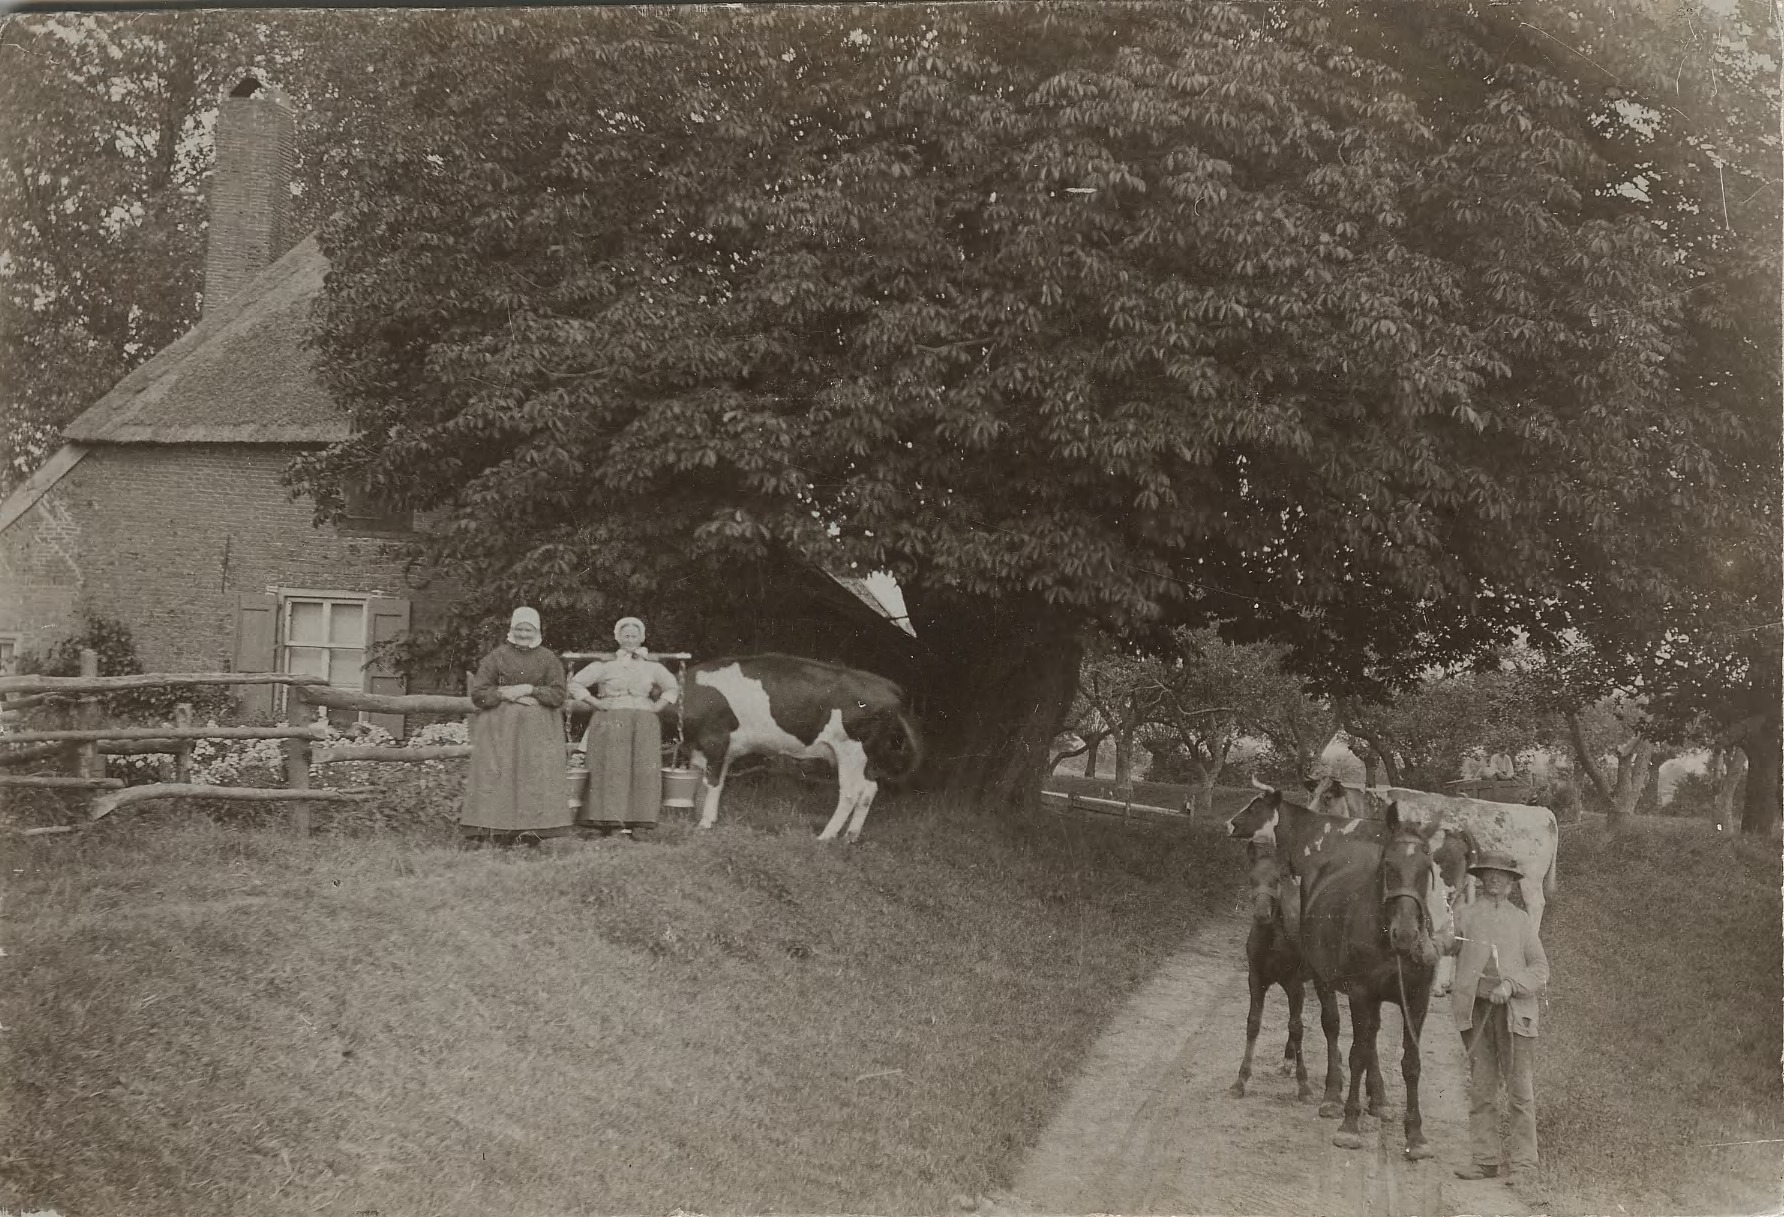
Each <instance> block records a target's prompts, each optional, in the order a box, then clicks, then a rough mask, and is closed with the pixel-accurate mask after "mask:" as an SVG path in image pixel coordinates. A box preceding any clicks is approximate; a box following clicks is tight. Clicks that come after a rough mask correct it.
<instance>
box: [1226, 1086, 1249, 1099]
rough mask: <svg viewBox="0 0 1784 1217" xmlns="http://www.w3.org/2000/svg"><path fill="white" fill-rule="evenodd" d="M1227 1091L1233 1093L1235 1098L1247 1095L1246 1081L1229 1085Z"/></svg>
mask: <svg viewBox="0 0 1784 1217" xmlns="http://www.w3.org/2000/svg"><path fill="white" fill-rule="evenodd" d="M1227 1093H1228V1094H1230V1095H1232V1096H1233V1097H1234V1098H1235V1099H1242V1098H1244V1097H1245V1083H1244V1082H1234V1083H1233V1084H1232V1085H1231V1086H1228V1087H1227Z"/></svg>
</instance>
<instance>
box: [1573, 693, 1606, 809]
mask: <svg viewBox="0 0 1784 1217" xmlns="http://www.w3.org/2000/svg"><path fill="white" fill-rule="evenodd" d="M1567 733H1568V735H1570V736H1571V737H1572V738H1573V754H1574V759H1575V760H1577V761H1578V762H1579V765H1578V768H1579V771H1580V772H1581V773H1583V774H1585V775H1586V778H1587V780H1589V781H1590V782H1591V783H1592V789H1593V790H1595V791H1597V792H1598V797H1599V799H1600V800H1602V801H1603V802H1604V803H1605V804H1606V805H1607V806H1609V805H1611V804H1613V803H1615V802H1616V796H1615V795H1613V794H1612V793H1611V785H1610V783H1609V782H1608V781H1606V780H1605V777H1604V769H1603V767H1601V766H1600V765H1599V763H1598V758H1597V757H1595V756H1593V755H1592V750H1591V748H1589V747H1588V746H1587V744H1586V729H1585V727H1584V726H1582V725H1581V724H1580V714H1579V711H1578V710H1569V711H1568V712H1567ZM1613 814H1614V813H1613Z"/></svg>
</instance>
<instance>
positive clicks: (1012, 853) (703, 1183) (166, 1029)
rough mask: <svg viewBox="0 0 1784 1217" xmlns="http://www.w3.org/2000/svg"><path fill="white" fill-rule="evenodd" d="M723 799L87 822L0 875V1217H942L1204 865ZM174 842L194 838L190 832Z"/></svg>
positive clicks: (1023, 836) (1141, 833)
mask: <svg viewBox="0 0 1784 1217" xmlns="http://www.w3.org/2000/svg"><path fill="white" fill-rule="evenodd" d="M833 798H834V795H833V794H831V793H830V792H829V790H828V789H826V788H824V787H803V786H799V785H797V784H792V785H782V786H781V787H780V788H779V789H778V791H776V790H770V789H768V788H766V787H765V786H763V785H761V784H757V785H756V786H755V788H754V789H753V790H752V789H750V788H749V784H748V783H741V784H739V786H738V788H737V789H735V790H734V791H732V792H731V793H730V794H729V795H728V797H727V808H726V813H725V819H724V820H723V821H721V827H720V830H719V831H716V832H713V833H706V834H701V833H695V832H693V831H691V830H689V829H687V828H685V827H682V826H679V825H670V826H666V827H664V828H663V829H661V830H659V836H658V839H656V840H655V841H652V842H650V843H645V844H621V843H618V842H615V843H613V844H611V845H603V846H593V847H588V848H585V849H583V850H580V851H576V852H571V853H569V854H566V855H562V856H553V855H544V856H527V855H526V853H525V851H521V852H518V853H515V854H501V853H461V852H457V851H454V850H452V849H449V848H443V847H442V845H441V843H442V841H443V840H446V839H447V838H446V837H445V836H444V832H443V828H444V826H443V825H442V826H437V827H436V828H435V830H434V835H433V836H431V837H429V836H427V835H425V834H418V833H416V832H414V831H397V832H386V833H381V834H377V835H370V836H359V837H352V836H339V835H334V836H331V835H327V834H321V835H319V836H318V837H316V838H312V839H310V840H298V839H295V838H292V837H290V836H288V835H285V834H283V833H281V832H279V831H277V830H271V829H266V828H225V827H219V826H217V825H216V824H214V823H212V822H209V821H198V822H182V821H181V820H180V819H179V818H178V814H179V813H174V812H168V813H166V814H161V815H156V816H148V815H144V816H142V817H138V818H127V817H125V816H123V815H120V817H119V818H118V821H117V822H116V823H111V822H107V823H106V824H104V825H102V826H101V827H100V828H99V829H98V830H96V831H93V832H90V833H87V834H84V835H83V836H81V837H79V838H66V837H63V838H54V837H52V838H35V839H30V840H27V841H23V842H19V841H17V840H16V839H15V841H14V842H13V843H12V844H10V845H8V846H7V847H6V852H7V858H6V861H5V863H4V865H5V866H6V868H7V871H8V872H9V874H10V878H11V880H12V882H11V883H9V884H8V885H7V890H8V894H9V897H10V898H9V899H8V900H7V902H6V905H5V921H4V931H5V946H6V952H7V957H6V958H5V960H4V961H0V966H4V967H5V968H6V969H7V975H8V979H9V981H10V983H8V984H7V985H5V986H4V987H3V988H0V1023H3V1024H4V1025H5V1027H6V1028H7V1031H6V1033H5V1034H4V1036H0V1051H4V1053H5V1057H4V1066H3V1067H4V1075H5V1077H6V1078H7V1079H8V1086H9V1094H8V1096H7V1097H8V1102H7V1103H6V1105H5V1111H4V1115H3V1116H0V1121H3V1123H0V1209H7V1208H11V1209H29V1208H32V1207H38V1206H51V1205H53V1206H56V1207H57V1208H59V1209H60V1211H62V1212H63V1213H65V1214H69V1215H70V1217H109V1215H112V1214H118V1215H123V1214H131V1215H134V1217H151V1215H154V1214H176V1213H177V1214H190V1215H198V1214H230V1215H232V1217H236V1215H245V1214H254V1215H255V1217H274V1215H279V1214H286V1213H339V1214H354V1213H359V1214H363V1213H366V1212H368V1211H377V1212H379V1213H382V1214H384V1215H385V1217H390V1215H392V1214H408V1213H417V1214H419V1213H428V1214H434V1213H438V1214H486V1213H526V1214H547V1213H551V1214H556V1213H592V1212H606V1213H612V1212H669V1211H671V1210H673V1209H675V1208H677V1207H681V1208H686V1209H692V1210H700V1211H707V1212H713V1211H721V1210H723V1211H740V1210H747V1211H770V1210H778V1211H795V1212H863V1211H871V1212H881V1213H898V1212H941V1211H946V1210H947V1208H948V1207H949V1203H950V1198H951V1197H953V1196H954V1195H956V1194H958V1193H968V1194H977V1193H980V1192H984V1191H987V1190H989V1189H991V1188H992V1187H994V1186H996V1185H999V1184H1001V1183H1004V1182H1007V1177H1008V1174H1009V1171H1010V1170H1011V1168H1012V1167H1013V1165H1014V1162H1015V1160H1016V1158H1017V1157H1018V1156H1019V1155H1020V1153H1021V1151H1022V1149H1023V1148H1024V1147H1025V1146H1026V1145H1028V1144H1029V1143H1030V1142H1032V1140H1033V1139H1034V1138H1035V1136H1036V1135H1037V1133H1038V1131H1039V1129H1040V1127H1041V1126H1042V1124H1043V1123H1044V1121H1045V1120H1046V1119H1047V1118H1048V1116H1049V1115H1050V1114H1051V1112H1052V1109H1053V1106H1054V1104H1055V1101H1056V1097H1057V1095H1058V1094H1059V1093H1060V1088H1061V1086H1062V1084H1063V1083H1064V1082H1065V1081H1066V1080H1067V1079H1068V1078H1069V1077H1070V1075H1071V1071H1072V1070H1073V1068H1074V1067H1075V1065H1076V1064H1077V1063H1078V1061H1079V1059H1080V1058H1081V1056H1082V1054H1083V1052H1084V1050H1085V1049H1086V1047H1087V1046H1088V1045H1089V1044H1090V1043H1091V1042H1092V1041H1093V1040H1094V1037H1095V1036H1096V1034H1097V1032H1098V1030H1099V1029H1100V1027H1101V1025H1102V1023H1103V1022H1104V1020H1105V1019H1106V1018H1107V1017H1108V1016H1109V1015H1110V1014H1111V1013H1112V1012H1113V1011H1114V1010H1115V1008H1116V1007H1117V1006H1118V1004H1119V1003H1120V1002H1121V1000H1122V999H1123V997H1124V996H1125V995H1126V994H1127V993H1128V992H1129V991H1130V990H1131V989H1132V988H1133V987H1134V985H1135V984H1136V983H1137V982H1139V981H1141V980H1142V979H1143V978H1145V977H1146V976H1147V975H1148V974H1149V973H1150V972H1151V970H1152V969H1153V967H1154V966H1155V965H1156V964H1157V963H1158V961H1159V960H1160V959H1161V958H1163V957H1164V955H1165V954H1166V953H1167V952H1169V951H1170V950H1172V949H1173V948H1174V947H1176V946H1177V945H1178V944H1179V943H1180V941H1181V940H1182V938H1183V936H1184V935H1185V934H1186V933H1187V932H1188V931H1189V930H1190V929H1191V928H1192V927H1193V926H1194V925H1195V924H1196V922H1197V921H1198V919H1200V918H1201V917H1203V916H1205V915H1206V914H1207V913H1208V912H1209V911H1210V910H1211V909H1215V908H1218V907H1222V906H1224V905H1225V904H1226V903H1228V902H1230V900H1231V898H1232V895H1233V892H1234V887H1235V884H1236V881H1237V879H1238V876H1239V873H1240V869H1241V868H1240V865H1239V862H1238V859H1239V856H1240V855H1239V849H1238V846H1237V845H1235V844H1231V843H1227V842H1221V841H1218V840H1217V839H1216V836H1215V833H1214V829H1213V828H1212V826H1210V827H1207V828H1190V829H1189V830H1188V831H1187V832H1183V831H1178V832H1174V833H1168V834H1167V833H1164V832H1159V831H1146V830H1142V829H1135V828H1131V827H1123V826H1118V825H1100V824H1094V823H1078V822H1076V821H1074V820H1068V819H1066V818H1064V817H1053V816H1047V817H1042V818H1040V819H1039V820H1037V821H1035V822H1033V823H1030V824H1027V825H1011V824H1008V823H1004V822H999V821H996V820H991V819H987V818H983V817H978V816H947V815H941V814H932V813H923V812H919V811H918V810H917V809H916V808H914V807H913V806H911V805H908V804H906V805H900V804H899V803H898V802H896V801H892V802H888V803H887V804H886V805H885V806H883V807H876V809H875V811H874V814H873V816H872V817H871V818H870V820H869V821H868V826H867V833H866V836H865V838H864V840H863V841H862V842H861V843H860V844H858V845H856V846H853V847H839V846H837V845H828V846H824V845H819V844H818V843H817V842H816V841H815V840H814V839H813V835H814V833H815V831H816V828H817V827H818V826H819V825H821V823H822V817H823V815H824V814H825V813H827V811H828V809H829V804H830V802H831V800H832V799H833ZM185 814H190V813H189V812H188V813H185Z"/></svg>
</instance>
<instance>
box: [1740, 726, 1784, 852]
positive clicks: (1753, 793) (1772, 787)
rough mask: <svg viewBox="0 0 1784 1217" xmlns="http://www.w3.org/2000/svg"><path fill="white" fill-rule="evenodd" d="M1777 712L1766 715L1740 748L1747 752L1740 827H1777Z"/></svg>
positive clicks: (1765, 829)
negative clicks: (1745, 783)
mask: <svg viewBox="0 0 1784 1217" xmlns="http://www.w3.org/2000/svg"><path fill="white" fill-rule="evenodd" d="M1778 736H1779V731H1778V714H1777V712H1776V711H1773V712H1772V713H1771V714H1769V715H1767V716H1766V720H1765V723H1764V725H1763V726H1761V727H1760V728H1758V729H1757V730H1755V731H1754V732H1753V733H1752V734H1751V735H1749V736H1748V737H1747V741H1746V742H1745V743H1744V744H1742V745H1741V751H1743V752H1745V753H1746V754H1747V798H1746V801H1745V803H1744V804H1743V806H1742V808H1741V831H1742V832H1744V833H1755V834H1766V833H1774V832H1777V831H1778V820H1779V813H1780V810H1784V809H1780V807H1779V805H1778V800H1779V791H1778V762H1779V756H1778V753H1779V738H1778Z"/></svg>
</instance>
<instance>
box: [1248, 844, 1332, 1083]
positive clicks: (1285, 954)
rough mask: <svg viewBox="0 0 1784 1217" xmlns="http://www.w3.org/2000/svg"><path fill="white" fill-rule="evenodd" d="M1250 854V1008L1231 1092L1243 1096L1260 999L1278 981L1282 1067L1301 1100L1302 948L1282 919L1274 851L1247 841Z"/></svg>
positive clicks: (1283, 883) (1281, 879)
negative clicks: (1283, 1009)
mask: <svg viewBox="0 0 1784 1217" xmlns="http://www.w3.org/2000/svg"><path fill="white" fill-rule="evenodd" d="M1248 852H1249V853H1250V855H1251V875H1250V881H1251V933H1250V935H1248V936H1247V937H1246V939H1245V964H1246V973H1247V979H1248V980H1249V981H1250V984H1251V1009H1250V1010H1249V1011H1248V1012H1247V1013H1246V1015H1245V1059H1244V1060H1242V1061H1240V1062H1239V1080H1238V1081H1236V1082H1234V1083H1233V1087H1232V1093H1233V1094H1234V1095H1235V1096H1237V1097H1240V1098H1243V1097H1244V1095H1245V1083H1246V1082H1247V1081H1249V1080H1250V1078H1251V1054H1252V1052H1253V1051H1254V1050H1255V1049H1256V1048H1257V1035H1258V1030H1259V1028H1260V1027H1262V1025H1263V1021H1264V998H1265V997H1267V996H1268V995H1269V993H1270V986H1272V985H1279V986H1281V988H1282V993H1283V996H1284V997H1286V998H1288V1042H1287V1043H1286V1044H1284V1045H1283V1048H1282V1072H1283V1073H1284V1074H1287V1073H1288V1072H1289V1071H1290V1070H1291V1069H1292V1070H1293V1071H1294V1075H1295V1083H1296V1087H1295V1094H1296V1097H1297V1098H1299V1099H1302V1100H1306V1099H1310V1098H1312V1097H1313V1089H1312V1087H1310V1086H1308V1085H1307V1062H1306V1060H1305V1059H1304V1058H1303V1057H1302V1056H1301V1035H1302V1025H1301V1003H1302V999H1303V993H1304V990H1303V988H1302V984H1303V981H1304V980H1305V974H1304V973H1303V970H1302V965H1301V949H1300V946H1299V945H1298V944H1297V943H1296V941H1295V936H1294V933H1293V932H1292V931H1291V930H1290V928H1289V927H1288V926H1287V925H1285V924H1284V923H1283V903H1282V899H1283V890H1282V889H1284V888H1287V887H1289V883H1288V881H1287V878H1286V877H1285V876H1284V875H1283V873H1282V864H1281V863H1280V862H1278V861H1277V860H1276V854H1275V850H1274V849H1272V848H1271V847H1269V846H1266V845H1261V844H1259V843H1258V842H1256V841H1253V842H1250V843H1249V845H1248Z"/></svg>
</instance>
